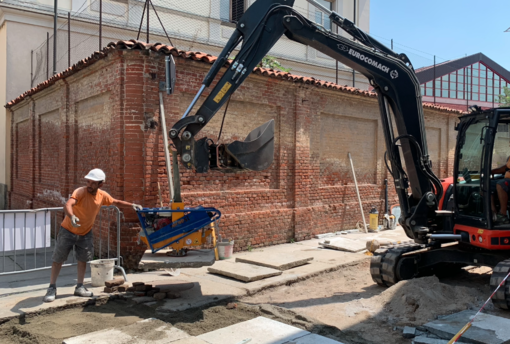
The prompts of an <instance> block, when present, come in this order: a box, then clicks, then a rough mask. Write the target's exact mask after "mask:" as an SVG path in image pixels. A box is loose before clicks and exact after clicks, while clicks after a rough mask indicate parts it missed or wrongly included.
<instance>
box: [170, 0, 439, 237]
mask: <svg viewBox="0 0 510 344" xmlns="http://www.w3.org/2000/svg"><path fill="white" fill-rule="evenodd" d="M307 1H308V2H310V3H311V4H313V5H314V6H317V7H318V8H319V9H321V10H323V11H327V12H328V14H329V17H330V19H331V21H332V22H333V23H335V24H336V25H338V26H339V27H340V28H342V29H343V30H345V31H346V32H348V33H349V34H351V35H352V36H353V37H354V38H355V39H356V40H357V41H354V40H350V39H347V38H345V37H342V36H340V35H338V34H335V33H332V32H331V31H328V30H326V29H324V28H323V27H322V26H320V25H318V24H316V23H314V22H312V21H310V20H308V19H307V18H305V17H304V16H302V15H301V14H300V13H299V12H297V11H296V10H294V9H293V8H292V6H293V5H294V1H293V0H257V1H256V2H254V3H253V4H252V5H251V6H250V7H249V8H248V10H247V11H246V13H245V14H244V15H243V16H242V17H241V19H240V20H239V22H238V23H237V26H236V30H235V31H234V33H233V34H232V36H231V38H230V39H229V41H228V43H227V45H226V46H225V48H224V49H223V51H222V53H221V54H220V56H219V57H218V59H217V60H216V62H215V63H214V64H213V66H212V68H211V70H210V71H209V73H208V74H207V76H206V77H205V79H204V81H203V84H202V88H201V89H200V91H199V92H198V94H197V96H196V97H195V99H194V100H193V102H192V104H191V105H190V106H189V108H188V110H187V111H186V113H185V114H184V116H183V118H182V119H181V120H180V121H178V122H177V123H176V124H175V125H174V126H173V127H172V129H171V130H170V133H169V136H170V138H171V139H172V141H173V143H174V145H175V147H176V148H177V152H178V154H179V155H180V156H181V159H182V161H183V163H184V165H185V166H186V167H187V168H195V169H196V170H197V172H206V171H207V170H208V169H209V168H221V167H223V168H227V169H233V168H234V169H251V170H262V169H264V168H267V167H269V165H270V164H271V163H272V157H273V150H274V138H273V135H274V123H272V122H271V121H270V122H268V123H266V124H264V125H263V126H261V127H259V128H257V129H255V130H254V131H253V132H252V133H250V135H248V137H247V139H246V140H245V141H244V142H234V143H231V144H228V145H217V144H214V143H211V142H210V141H211V140H209V139H207V138H204V139H201V140H198V141H195V140H194V136H195V135H196V134H197V133H198V132H199V131H200V130H201V129H202V128H203V127H204V126H205V125H207V123H208V122H209V121H210V120H211V118H212V117H213V116H214V115H215V113H216V112H217V111H218V110H219V109H220V108H221V106H222V105H223V104H224V103H225V102H226V101H227V99H228V98H229V97H230V95H231V94H232V93H233V92H234V91H235V90H236V89H237V88H238V87H239V86H240V85H241V83H242V82H243V81H244V80H245V79H246V77H248V75H249V74H250V72H251V71H252V70H253V69H254V68H255V67H256V66H257V64H259V63H260V61H261V60H262V58H263V57H264V56H265V55H266V54H267V53H268V52H269V50H270V49H271V48H272V47H273V45H274V44H275V43H276V42H277V41H278V40H279V39H280V37H281V36H283V35H286V36H287V37H288V38H289V39H291V40H293V41H296V42H299V43H301V44H305V45H308V46H311V47H313V48H315V49H317V50H318V51H320V52H322V53H324V54H326V55H328V56H330V57H332V58H334V59H336V60H338V61H339V62H341V63H343V64H344V65H346V66H349V67H351V68H353V69H354V70H356V71H358V72H359V73H361V74H363V75H364V76H365V77H366V78H367V79H368V80H369V82H370V84H371V85H372V86H373V87H374V90H375V92H376V93H377V95H378V101H379V108H380V113H381V123H382V126H383V130H384V137H385V142H386V148H387V158H388V160H389V161H388V162H389V164H388V162H387V165H388V168H389V171H390V173H391V175H392V177H393V180H394V184H395V188H396V191H397V194H398V197H399V202H400V205H401V209H402V216H401V218H400V223H401V225H402V226H403V227H404V229H405V230H406V233H407V235H408V236H409V237H411V238H414V240H415V241H416V242H417V243H426V242H427V240H428V239H427V235H428V234H429V229H430V228H431V227H434V228H436V229H437V224H436V223H435V218H436V216H435V211H436V210H437V205H438V203H439V200H440V198H441V196H442V193H443V191H442V185H441V182H440V181H439V179H438V178H437V177H436V176H435V175H434V173H433V172H432V169H431V163H430V160H429V156H428V152H427V141H426V135H425V124H424V116H423V107H422V101H421V93H420V85H419V82H418V80H417V78H416V75H415V73H414V70H413V67H412V65H411V64H410V61H409V59H408V58H407V57H406V56H405V55H403V54H397V53H395V52H393V51H392V50H391V49H389V48H387V47H385V46H384V45H383V44H381V43H379V42H378V41H377V40H375V39H373V38H372V37H371V36H370V35H368V34H367V33H365V32H363V31H361V30H360V29H359V28H357V27H356V26H355V25H354V24H353V23H352V22H350V21H349V20H347V19H345V18H342V17H341V16H340V15H339V14H338V13H335V12H332V11H329V10H327V9H325V8H324V7H322V6H321V5H320V4H318V3H317V2H315V1H313V0H307ZM241 43H242V46H241V48H240V50H239V51H238V52H237V54H236V56H235V58H234V59H233V60H232V61H229V60H228V58H229V56H230V54H232V52H233V51H234V49H235V48H236V47H237V46H238V45H239V44H241ZM227 62H229V63H227ZM225 65H226V67H227V69H226V71H225V72H224V74H223V76H222V77H221V78H220V80H219V81H218V82H217V83H216V85H215V87H214V88H213V89H212V91H211V93H210V95H209V96H208V97H207V98H206V99H205V100H204V102H203V103H202V105H201V106H200V107H199V109H198V110H197V111H196V113H195V114H194V115H190V113H191V110H192V108H193V107H194V105H195V103H196V102H197V101H198V99H199V97H200V95H201V94H202V92H203V90H204V89H205V88H206V87H209V86H210V85H211V83H212V81H213V79H215V77H216V75H217V74H218V73H219V71H220V69H221V68H222V67H223V66H225ZM390 109H391V112H390ZM394 127H395V128H396V132H394ZM401 156H402V157H403V160H404V162H405V163H403V161H402V160H401ZM404 166H405V167H404Z"/></svg>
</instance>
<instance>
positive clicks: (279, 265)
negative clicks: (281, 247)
mask: <svg viewBox="0 0 510 344" xmlns="http://www.w3.org/2000/svg"><path fill="white" fill-rule="evenodd" d="M311 260H313V255H310V256H309V257H303V256H302V255H293V254H289V253H271V254H267V253H254V254H253V255H251V254H250V255H248V256H244V257H239V258H236V262H239V263H248V264H253V265H258V266H265V267H267V268H271V269H276V270H280V271H285V270H289V269H292V268H295V267H296V266H301V265H305V264H307V263H308V262H309V261H311Z"/></svg>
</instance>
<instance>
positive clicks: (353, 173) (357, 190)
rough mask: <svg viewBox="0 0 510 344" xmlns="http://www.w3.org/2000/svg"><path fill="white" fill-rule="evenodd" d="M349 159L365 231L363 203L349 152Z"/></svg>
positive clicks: (365, 222)
mask: <svg viewBox="0 0 510 344" xmlns="http://www.w3.org/2000/svg"><path fill="white" fill-rule="evenodd" d="M349 161H350V162H351V169H352V176H353V177H354V185H355V186H356V194H357V195H358V202H359V208H360V210H361V216H362V217H363V228H364V229H365V233H367V232H368V230H367V221H366V220H365V213H364V212H363V204H362V203H361V197H360V196H359V189H358V181H357V180H356V173H355V172H354V164H353V163H352V157H351V153H349Z"/></svg>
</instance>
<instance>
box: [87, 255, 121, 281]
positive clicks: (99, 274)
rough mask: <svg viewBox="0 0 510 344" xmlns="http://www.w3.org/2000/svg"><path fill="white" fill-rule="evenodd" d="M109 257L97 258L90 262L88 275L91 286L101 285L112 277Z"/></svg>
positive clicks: (111, 263) (113, 262) (112, 264)
mask: <svg viewBox="0 0 510 344" xmlns="http://www.w3.org/2000/svg"><path fill="white" fill-rule="evenodd" d="M114 265H115V261H113V260H111V259H97V260H92V261H91V262H90V275H91V277H92V286H93V287H103V286H104V282H106V281H108V280H111V279H113V266H114Z"/></svg>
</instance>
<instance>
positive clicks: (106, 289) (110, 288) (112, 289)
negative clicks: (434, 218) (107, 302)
mask: <svg viewBox="0 0 510 344" xmlns="http://www.w3.org/2000/svg"><path fill="white" fill-rule="evenodd" d="M118 290H119V287H104V289H103V291H104V292H105V293H115V292H116V291H118Z"/></svg>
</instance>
